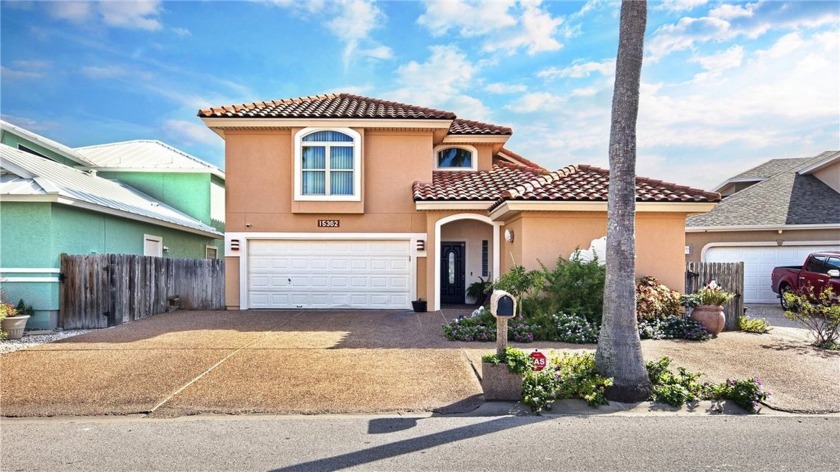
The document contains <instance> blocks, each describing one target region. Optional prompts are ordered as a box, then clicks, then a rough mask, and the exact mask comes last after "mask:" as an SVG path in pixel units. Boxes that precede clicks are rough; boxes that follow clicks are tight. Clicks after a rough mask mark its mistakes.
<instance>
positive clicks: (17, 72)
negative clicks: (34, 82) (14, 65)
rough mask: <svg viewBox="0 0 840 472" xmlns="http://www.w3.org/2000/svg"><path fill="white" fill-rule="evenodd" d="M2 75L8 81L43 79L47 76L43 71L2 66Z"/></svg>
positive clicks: (0, 73)
mask: <svg viewBox="0 0 840 472" xmlns="http://www.w3.org/2000/svg"><path fill="white" fill-rule="evenodd" d="M0 75H2V76H3V78H4V79H7V80H19V79H42V78H44V76H45V74H44V72H42V71H33V70H21V69H10V68H8V67H5V66H0Z"/></svg>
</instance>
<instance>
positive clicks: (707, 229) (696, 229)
mask: <svg viewBox="0 0 840 472" xmlns="http://www.w3.org/2000/svg"><path fill="white" fill-rule="evenodd" d="M826 229H827V230H832V229H836V230H840V223H829V224H811V225H787V224H785V225H730V226H686V227H685V232H686V233H728V232H739V231H806V230H826Z"/></svg>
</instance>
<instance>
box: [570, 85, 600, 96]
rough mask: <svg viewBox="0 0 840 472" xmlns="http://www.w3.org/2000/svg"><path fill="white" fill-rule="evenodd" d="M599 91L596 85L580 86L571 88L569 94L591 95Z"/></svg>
mask: <svg viewBox="0 0 840 472" xmlns="http://www.w3.org/2000/svg"><path fill="white" fill-rule="evenodd" d="M600 91H601V89H599V88H598V87H580V88H576V89H572V92H571V93H570V95H571V96H573V97H591V96H593V95H595V94H597V93H598V92H600Z"/></svg>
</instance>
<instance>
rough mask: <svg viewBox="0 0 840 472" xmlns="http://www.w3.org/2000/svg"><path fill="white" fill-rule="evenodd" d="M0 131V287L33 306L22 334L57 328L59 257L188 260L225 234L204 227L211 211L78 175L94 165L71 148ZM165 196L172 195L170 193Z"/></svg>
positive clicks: (1, 125) (214, 250)
mask: <svg viewBox="0 0 840 472" xmlns="http://www.w3.org/2000/svg"><path fill="white" fill-rule="evenodd" d="M0 129H2V134H1V135H0V142H2V144H0V284H2V289H3V291H4V292H5V293H6V294H7V295H8V298H9V299H10V300H11V301H12V302H17V300H18V299H20V298H23V299H25V300H26V301H27V302H28V303H29V304H31V305H32V306H33V307H34V308H35V317H33V318H32V319H30V321H29V323H28V325H27V329H51V328H54V327H56V326H57V324H58V310H59V306H58V305H59V299H58V288H59V256H60V254H61V253H67V254H91V253H101V254H104V253H118V254H145V255H151V256H158V257H171V258H190V259H196V258H204V257H208V256H209V257H215V256H216V254H218V248H219V247H220V246H221V240H222V237H223V234H222V231H220V230H219V229H218V226H217V225H218V224H219V223H216V224H215V225H211V224H209V222H212V221H213V212H212V210H211V209H210V208H207V209H204V210H201V211H199V209H193V211H194V212H195V213H201V215H202V218H198V217H195V216H192V215H189V214H187V212H186V211H182V210H180V209H178V208H175V207H174V205H171V204H167V203H165V202H162V201H160V200H158V199H156V198H153V197H152V196H150V195H148V194H146V193H145V192H141V191H139V190H137V189H135V188H133V187H131V186H129V185H127V184H125V183H123V182H119V181H112V180H109V179H105V178H102V177H100V176H98V175H96V174H97V172H95V171H93V170H88V171H85V170H83V169H94V168H100V166H97V165H96V163H95V162H93V161H90V160H88V159H87V158H85V157H84V156H83V155H82V154H80V153H79V152H77V151H75V150H73V149H71V148H69V147H66V146H63V145H61V144H60V143H56V142H55V141H51V140H49V139H46V138H43V137H41V136H38V135H37V134H34V133H32V132H29V131H27V130H24V129H22V128H20V127H17V126H14V125H11V124H9V123H6V122H2V121H0ZM193 159H194V158H193ZM70 166H73V167H70ZM80 168H81V169H80ZM163 173H164V174H166V172H163ZM207 174H208V175H212V172H210V171H208V172H207ZM211 178H212V177H208V182H209V181H210V180H211ZM161 179H162V180H166V178H165V177H161ZM149 180H153V178H152V177H150V178H149ZM222 182H223V180H222ZM164 187H168V188H170V189H171V188H172V187H171V186H164ZM208 187H209V185H208ZM190 192H193V193H199V190H197V189H196V188H195V187H187V188H185V189H184V195H188V194H189V193H190ZM211 193H212V190H209V189H208V190H207V191H206V194H207V195H210V194H211ZM184 198H185V199H187V200H190V199H189V198H187V197H184ZM211 198H212V197H210V196H208V197H207V200H210V199H211ZM222 198H223V197H222ZM168 199H169V200H171V201H177V200H178V197H177V196H176V195H175V194H174V193H173V192H171V191H169V193H168ZM182 206H183V205H182ZM208 207H209V204H208ZM205 220H206V221H205ZM214 226H216V227H214Z"/></svg>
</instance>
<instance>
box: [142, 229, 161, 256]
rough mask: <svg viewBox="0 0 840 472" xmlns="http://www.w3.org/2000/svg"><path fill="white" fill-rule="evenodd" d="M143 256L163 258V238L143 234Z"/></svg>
mask: <svg viewBox="0 0 840 472" xmlns="http://www.w3.org/2000/svg"><path fill="white" fill-rule="evenodd" d="M143 255H144V256H154V257H163V238H161V237H160V236H154V235H151V234H144V235H143Z"/></svg>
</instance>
